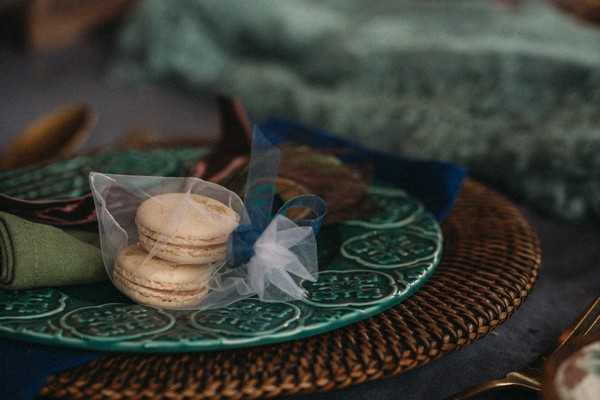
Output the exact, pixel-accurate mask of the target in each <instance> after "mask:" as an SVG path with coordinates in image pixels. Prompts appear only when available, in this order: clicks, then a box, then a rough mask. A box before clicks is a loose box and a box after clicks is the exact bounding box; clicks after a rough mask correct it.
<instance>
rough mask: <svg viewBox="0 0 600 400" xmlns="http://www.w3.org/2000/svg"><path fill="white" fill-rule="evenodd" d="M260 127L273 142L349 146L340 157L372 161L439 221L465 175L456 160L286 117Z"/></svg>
mask: <svg viewBox="0 0 600 400" xmlns="http://www.w3.org/2000/svg"><path fill="white" fill-rule="evenodd" d="M259 127H260V129H261V131H262V132H263V133H264V134H265V136H267V137H268V138H269V140H271V141H272V142H273V143H282V142H286V141H293V142H298V143H305V144H307V145H310V146H312V147H315V148H321V149H327V148H336V149H339V148H343V149H348V150H350V152H349V154H348V155H347V156H343V155H342V156H340V158H341V159H342V160H344V161H346V162H349V163H353V162H361V161H365V162H369V163H370V164H372V165H373V166H374V168H375V177H376V178H377V179H381V180H384V181H388V182H393V183H394V184H397V185H398V186H399V187H401V188H403V189H404V190H406V191H407V192H408V193H410V194H411V195H413V196H415V197H416V198H418V199H419V200H421V201H422V202H423V204H425V206H426V207H427V208H428V209H429V211H431V212H432V213H433V214H434V215H435V216H436V218H437V219H438V221H441V220H443V219H444V218H445V217H446V216H447V215H448V214H449V213H450V210H452V206H453V205H454V201H455V200H456V197H457V196H458V193H459V191H460V188H461V186H462V182H463V180H464V178H465V175H466V172H465V170H464V169H463V168H462V167H460V166H458V165H456V164H451V163H447V162H441V161H422V160H411V159H407V158H400V157H397V156H394V155H391V154H388V153H382V152H379V151H375V150H369V149H366V148H365V147H363V146H360V145H358V144H356V143H352V142H349V141H347V140H344V139H341V138H339V137H336V136H333V135H331V134H330V133H328V132H326V131H324V130H322V129H316V128H308V127H306V126H304V125H302V124H299V123H296V122H292V121H288V120H284V119H277V118H274V119H270V120H267V121H266V122H264V123H262V124H261V125H260V126H259Z"/></svg>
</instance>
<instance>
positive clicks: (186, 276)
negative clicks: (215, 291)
mask: <svg viewBox="0 0 600 400" xmlns="http://www.w3.org/2000/svg"><path fill="white" fill-rule="evenodd" d="M135 222H136V225H137V228H138V240H139V243H138V244H134V245H131V246H128V247H126V248H125V249H123V250H122V251H121V252H120V253H119V255H118V257H117V260H116V262H115V265H114V268H113V272H112V275H113V282H114V283H115V285H116V286H117V287H118V288H119V289H120V290H121V291H122V292H123V293H125V294H127V295H128V296H129V297H130V298H132V299H133V300H135V301H137V302H140V303H143V304H148V305H155V306H159V307H162V308H182V307H188V306H194V305H197V304H198V303H200V301H201V300H202V298H203V297H204V296H205V295H206V294H207V293H208V283H209V281H210V278H211V276H212V273H213V272H214V270H215V269H216V268H218V267H219V266H220V265H222V264H223V262H224V261H225V258H226V255H227V240H228V239H229V235H230V234H231V232H233V230H234V229H235V228H236V227H237V225H238V223H239V215H238V214H237V213H236V212H235V211H234V210H233V209H231V208H230V207H228V206H226V205H224V204H223V203H221V202H219V201H217V200H215V199H212V198H210V197H206V196H202V195H198V194H193V193H166V194H161V195H157V196H153V197H151V198H149V199H147V200H145V201H144V202H143V203H142V204H140V206H139V207H138V209H137V213H136V219H135Z"/></svg>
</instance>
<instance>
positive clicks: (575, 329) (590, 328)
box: [555, 296, 600, 351]
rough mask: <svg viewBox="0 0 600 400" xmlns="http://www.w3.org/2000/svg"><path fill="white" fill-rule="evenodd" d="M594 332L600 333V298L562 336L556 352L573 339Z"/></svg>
mask: <svg viewBox="0 0 600 400" xmlns="http://www.w3.org/2000/svg"><path fill="white" fill-rule="evenodd" d="M594 332H600V296H598V297H596V299H595V300H594V301H592V303H591V304H590V305H589V306H588V307H587V308H586V310H585V311H584V313H583V315H582V316H581V317H579V318H578V319H577V321H575V322H574V323H573V324H572V325H571V326H570V327H569V328H568V329H566V330H565V331H564V332H563V333H562V334H561V335H560V337H559V340H558V341H559V345H558V348H557V349H556V350H558V349H560V348H562V347H563V346H565V345H566V344H568V343H570V342H571V340H572V339H573V338H576V337H581V336H587V335H589V334H591V333H594ZM556 350H555V351H556Z"/></svg>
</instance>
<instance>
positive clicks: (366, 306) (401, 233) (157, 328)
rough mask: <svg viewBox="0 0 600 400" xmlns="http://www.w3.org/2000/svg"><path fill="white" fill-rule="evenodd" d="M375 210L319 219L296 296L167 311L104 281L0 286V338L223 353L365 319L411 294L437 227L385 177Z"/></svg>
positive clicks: (429, 264)
mask: <svg viewBox="0 0 600 400" xmlns="http://www.w3.org/2000/svg"><path fill="white" fill-rule="evenodd" d="M369 196H370V198H371V200H372V201H374V202H375V203H376V204H378V205H379V207H378V209H379V211H378V212H377V213H376V214H375V215H371V216H369V217H368V218H365V219H362V220H351V221H345V222H343V223H340V224H335V225H331V226H326V227H324V228H323V230H322V232H321V233H320V235H319V238H318V244H319V262H320V264H321V270H320V273H319V279H318V280H317V281H316V282H310V281H303V282H302V283H301V284H302V286H303V287H304V288H305V289H306V291H307V297H306V299H305V300H302V301H290V302H279V303H275V302H261V301H259V300H258V299H256V298H248V299H245V300H241V301H239V302H237V303H234V304H232V305H229V306H227V307H225V308H221V309H215V310H204V311H194V310H186V311H166V310H159V309H155V308H152V307H147V306H141V305H137V304H134V303H132V302H131V301H130V300H128V299H127V298H125V297H124V296H123V295H121V294H120V293H119V292H118V291H117V290H116V289H115V288H114V287H112V285H111V284H110V283H102V284H94V285H85V286H73V287H61V288H44V289H31V290H22V291H11V290H0V335H1V336H4V337H9V338H14V339H18V340H25V341H31V342H37V343H43V344H48V345H58V346H67V347H73V348H79V349H87V350H104V351H118V352H144V353H175V352H193V351H209V350H225V349H233V348H241V347H250V346H257V345H266V344H271V343H277V342H283V341H290V340H296V339H301V338H305V337H308V336H312V335H316V334H320V333H324V332H327V331H331V330H334V329H337V328H341V327H343V326H346V325H349V324H352V323H355V322H358V321H361V320H364V319H366V318H368V317H371V316H373V315H375V314H378V313H381V312H383V311H385V310H387V309H388V308H390V307H392V306H395V305H397V304H399V303H401V302H402V301H404V300H406V299H407V298H408V297H410V296H411V295H413V294H414V293H415V292H416V291H417V290H418V289H419V288H420V287H421V286H422V285H423V284H424V283H425V282H426V281H427V280H428V279H429V277H430V276H431V275H432V274H433V272H434V271H435V269H436V267H437V266H438V264H439V262H440V260H441V255H442V247H443V239H442V231H441V228H440V226H439V224H438V223H437V221H436V220H435V218H434V217H433V215H431V214H430V213H429V212H428V211H426V210H425V208H424V207H423V205H422V204H421V203H419V202H418V201H417V200H415V199H414V198H412V197H411V196H410V195H408V194H407V193H405V192H404V191H402V190H400V189H398V188H396V187H393V186H390V185H389V184H387V183H381V182H380V183H378V185H377V186H373V187H371V188H370V190H369Z"/></svg>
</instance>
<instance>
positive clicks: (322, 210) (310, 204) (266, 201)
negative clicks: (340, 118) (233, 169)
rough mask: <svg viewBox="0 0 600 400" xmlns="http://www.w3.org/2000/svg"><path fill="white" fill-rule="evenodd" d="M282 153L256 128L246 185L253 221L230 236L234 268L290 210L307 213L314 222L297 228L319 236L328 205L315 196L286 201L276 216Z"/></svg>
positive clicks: (247, 205) (303, 221) (297, 221)
mask: <svg viewBox="0 0 600 400" xmlns="http://www.w3.org/2000/svg"><path fill="white" fill-rule="evenodd" d="M279 159H280V151H279V149H278V148H277V147H276V146H274V145H273V144H272V143H271V142H270V141H269V140H268V139H267V138H266V137H265V135H263V133H262V132H261V131H260V130H259V129H258V128H257V127H254V129H253V131H252V152H251V157H250V163H249V168H248V178H247V181H246V194H245V196H244V204H245V206H246V211H247V212H248V216H249V218H250V223H249V224H240V225H239V226H238V227H237V229H236V230H235V231H234V232H233V233H232V234H231V238H230V240H231V244H232V251H233V254H232V256H233V257H232V260H231V261H232V264H233V265H234V266H238V265H242V264H244V263H246V262H248V260H250V258H252V256H253V255H254V244H255V243H256V241H257V240H258V238H259V237H260V235H262V233H263V232H264V230H265V229H266V228H267V226H269V224H270V223H271V221H272V220H273V218H274V217H275V216H276V215H284V216H285V215H286V214H287V212H288V211H289V210H291V209H295V208H302V209H308V210H309V211H310V213H311V214H312V218H307V219H302V220H295V221H294V222H295V223H296V224H297V225H298V226H309V227H311V228H312V230H313V232H314V234H315V236H316V235H317V234H318V233H319V230H320V229H321V225H322V223H323V219H324V218H325V214H326V212H327V205H326V204H325V201H323V199H321V198H320V197H319V196H315V195H301V196H296V197H294V198H292V199H290V200H288V201H286V202H285V203H284V204H283V206H282V207H280V208H279V210H277V212H275V213H273V212H272V210H273V202H274V199H275V194H276V193H277V187H276V179H277V174H278V171H279Z"/></svg>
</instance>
